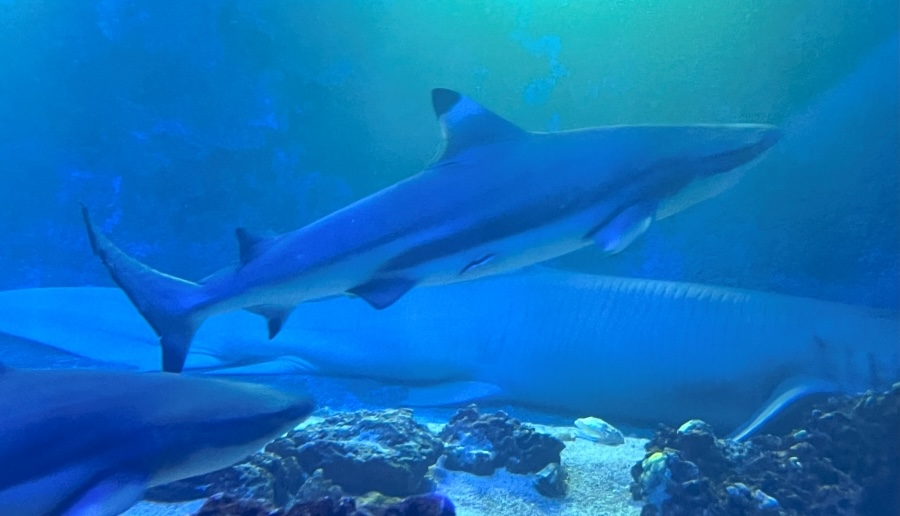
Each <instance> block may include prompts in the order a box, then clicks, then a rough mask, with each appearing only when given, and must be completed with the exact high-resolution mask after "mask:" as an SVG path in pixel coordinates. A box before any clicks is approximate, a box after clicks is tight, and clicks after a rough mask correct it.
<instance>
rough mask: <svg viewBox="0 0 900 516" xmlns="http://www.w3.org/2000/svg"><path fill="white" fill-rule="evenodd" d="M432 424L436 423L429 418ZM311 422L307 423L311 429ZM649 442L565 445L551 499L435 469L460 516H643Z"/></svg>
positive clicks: (157, 511) (180, 514) (150, 515)
mask: <svg viewBox="0 0 900 516" xmlns="http://www.w3.org/2000/svg"><path fill="white" fill-rule="evenodd" d="M416 419H417V420H419V421H421V422H423V423H426V424H428V426H429V427H430V428H431V429H432V430H433V431H438V430H440V428H441V426H442V424H443V422H446V419H443V420H441V421H440V422H438V421H434V422H432V421H428V420H427V419H425V418H422V417H419V415H418V414H417V416H416ZM428 419H430V418H428ZM308 423H309V422H307V424H308ZM534 426H535V427H536V428H537V429H538V430H539V431H541V432H546V433H551V434H555V435H557V436H559V437H561V438H565V436H567V435H574V433H575V429H574V427H565V426H548V425H534ZM646 442H647V441H646V439H636V438H626V440H625V444H623V445H620V446H604V445H599V444H595V443H593V442H590V441H585V440H582V439H577V440H574V441H570V440H567V441H565V444H566V448H565V449H564V450H563V452H562V463H563V466H564V468H565V469H566V471H567V473H568V475H569V494H568V495H567V496H566V497H565V498H560V499H551V498H546V497H544V496H542V495H540V494H539V493H538V492H537V491H536V490H535V489H534V486H533V484H534V477H533V476H532V475H515V474H512V473H508V472H506V470H503V469H501V470H498V471H497V472H496V473H495V474H494V475H492V476H489V477H479V476H476V475H472V474H469V473H464V472H458V471H449V470H445V469H443V468H441V467H440V463H438V465H437V466H435V467H434V468H433V469H432V477H433V478H434V480H435V482H436V484H437V492H438V493H440V494H443V495H445V496H447V497H449V498H450V499H451V500H452V501H453V503H454V504H455V505H456V509H457V514H459V515H460V516H503V515H510V516H513V515H515V516H530V515H536V516H537V515H544V514H558V515H576V514H577V515H591V516H603V515H638V514H640V512H641V505H640V504H638V503H635V502H633V501H632V500H631V495H630V493H629V491H628V485H629V483H630V482H631V473H630V471H631V467H632V466H633V465H634V463H635V462H637V461H639V460H641V459H642V458H643V456H644V444H646ZM202 504H203V501H202V500H197V501H194V502H190V503H183V504H159V503H150V502H141V503H140V504H138V505H136V506H135V507H133V508H131V509H130V510H129V511H127V512H126V513H125V514H126V515H127V516H185V515H188V514H191V513H193V512H195V511H196V510H197V509H199V508H200V506H201V505H202Z"/></svg>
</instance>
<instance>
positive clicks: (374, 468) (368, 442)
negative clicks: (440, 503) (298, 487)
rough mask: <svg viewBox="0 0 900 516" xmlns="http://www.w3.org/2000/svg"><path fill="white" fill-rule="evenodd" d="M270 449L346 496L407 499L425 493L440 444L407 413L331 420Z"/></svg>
mask: <svg viewBox="0 0 900 516" xmlns="http://www.w3.org/2000/svg"><path fill="white" fill-rule="evenodd" d="M283 441H290V442H292V443H293V444H292V445H287V443H286V442H281V443H278V444H277V445H275V444H273V445H270V446H271V447H272V448H267V449H274V446H278V447H286V450H291V449H293V451H286V452H283V453H291V454H292V455H294V456H296V458H297V461H298V462H299V463H300V465H301V466H302V467H303V468H304V469H305V470H306V471H313V470H316V469H322V471H323V472H324V476H325V478H328V479H330V480H331V481H333V482H334V483H336V484H338V485H340V486H341V487H342V488H343V489H345V490H346V491H348V492H350V493H355V494H362V493H366V492H368V491H379V492H381V493H384V494H386V495H390V496H406V495H410V494H417V493H422V492H424V491H427V490H428V489H429V488H430V484H429V483H428V482H426V481H425V473H427V471H428V468H429V467H430V466H431V465H433V464H434V463H436V462H437V460H438V458H439V457H440V455H441V453H442V451H443V443H441V441H440V440H439V439H438V438H437V437H435V436H434V434H432V433H431V432H430V431H429V430H428V429H427V428H426V427H425V426H424V425H421V424H419V423H416V422H415V421H414V420H413V418H412V412H410V411H408V410H387V411H367V410H362V411H358V412H352V413H347V414H338V415H334V416H330V417H328V418H326V419H325V420H323V421H322V422H321V423H317V424H314V425H310V426H308V427H306V428H304V429H302V430H297V431H295V432H292V433H291V434H289V435H288V436H287V437H286V438H284V440H283Z"/></svg>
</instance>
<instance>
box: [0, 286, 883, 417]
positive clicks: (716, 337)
mask: <svg viewBox="0 0 900 516" xmlns="http://www.w3.org/2000/svg"><path fill="white" fill-rule="evenodd" d="M92 312H97V313H99V314H101V315H103V317H102V318H95V317H92V316H91V314H92ZM256 322H257V321H256V319H255V316H253V315H252V314H249V313H247V312H232V313H229V314H224V315H222V316H221V317H216V318H214V319H211V320H210V321H209V322H208V323H207V325H205V326H204V327H203V328H202V329H201V330H200V331H199V332H198V334H197V341H196V343H195V345H194V347H193V348H192V350H191V353H190V354H189V355H188V359H187V363H186V366H187V367H186V368H187V369H188V370H193V371H202V372H204V373H206V374H225V375H238V374H250V375H256V374H284V373H288V374H296V373H303V374H309V375H317V376H323V377H327V378H367V379H376V380H379V381H380V382H382V384H381V385H382V387H384V388H379V389H377V393H376V390H372V391H371V393H372V394H373V396H375V395H376V394H377V397H379V398H380V401H381V402H385V403H390V404H394V405H408V406H433V405H459V404H466V403H469V402H472V401H484V402H486V401H494V402H504V403H510V404H512V405H517V406H528V407H538V408H542V409H545V410H546V411H548V412H552V413H560V414H569V415H575V416H578V417H583V416H591V415H593V416H598V417H603V418H604V419H607V420H610V421H613V422H625V423H632V424H638V425H648V424H649V425H655V424H657V423H659V422H665V423H667V424H671V425H679V424H681V423H683V422H684V421H686V420H688V419H691V418H700V419H703V420H705V421H707V422H709V423H711V424H713V425H714V426H716V429H717V430H718V431H723V432H724V431H729V430H736V429H738V427H741V426H742V425H747V426H748V428H750V432H752V431H755V429H757V428H759V427H760V426H762V425H764V424H765V423H766V422H767V421H768V420H769V419H771V417H772V416H773V415H777V413H778V411H779V410H780V409H781V408H783V407H785V406H787V405H789V404H791V403H793V402H795V401H797V400H800V399H803V398H804V397H808V396H811V395H813V394H817V393H856V392H862V391H865V390H867V389H880V388H886V387H887V386H889V385H890V384H891V383H892V382H894V381H897V380H900V356H898V354H900V349H898V346H897V342H898V335H900V321H898V319H897V315H896V314H893V313H883V312H881V311H876V310H870V309H867V308H863V307H855V306H848V305H842V304H837V303H830V302H826V301H820V300H815V299H809V298H801V297H793V296H785V295H780V294H775V293H769V292H759V291H748V290H739V289H731V288H722V287H715V286H709V285H699V284H691V283H677V282H667V281H655V280H645V279H636V278H624V277H611V276H598V275H589V274H578V273H571V272H564V271H558V270H552V269H546V268H540V270H529V271H527V272H520V273H512V274H506V275H498V276H494V277H490V278H484V279H482V280H479V281H475V282H463V283H455V284H450V285H443V286H439V287H429V288H423V289H415V290H414V291H412V292H410V293H409V295H408V296H405V297H404V298H403V299H401V300H400V301H398V302H397V303H396V304H395V305H394V306H393V307H392V308H391V309H390V310H385V311H381V312H375V311H373V310H371V309H369V308H368V307H367V306H365V304H363V303H358V302H355V301H354V300H352V299H349V298H345V297H339V298H334V299H329V300H326V301H321V302H316V303H305V304H303V305H301V306H299V307H298V308H297V311H296V313H295V314H294V315H293V316H292V317H291V319H290V320H289V321H288V322H287V324H285V327H284V328H283V330H282V335H281V336H279V338H278V339H276V340H274V341H268V342H266V341H265V340H264V338H263V337H262V336H260V335H258V332H256V331H255V330H254V328H255V326H256ZM0 332H4V333H6V334H9V335H15V336H18V337H19V338H25V339H31V340H33V341H37V342H43V343H46V344H52V345H54V346H57V347H59V348H60V349H65V350H67V351H71V352H74V353H78V354H85V355H87V356H90V357H92V358H97V359H101V360H110V359H113V358H115V360H116V361H122V362H123V363H128V364H129V365H130V366H132V367H140V368H146V369H150V368H154V367H155V366H156V358H157V356H156V354H155V341H154V338H153V335H152V331H151V330H150V329H149V328H148V327H147V325H146V323H145V322H144V321H143V320H142V319H141V318H140V316H139V315H138V314H137V313H135V312H134V311H133V309H131V307H130V305H129V302H128V300H127V298H126V297H125V296H124V295H123V294H122V293H121V292H120V291H118V290H117V289H113V288H98V287H89V288H64V289H33V290H22V291H8V292H2V293H0ZM129 356H130V357H131V358H130V359H129V358H128V357H129ZM757 414H758V415H759V416H760V417H756V415H757ZM754 419H755V421H754ZM748 421H753V424H752V425H748Z"/></svg>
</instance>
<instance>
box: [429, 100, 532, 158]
mask: <svg viewBox="0 0 900 516" xmlns="http://www.w3.org/2000/svg"><path fill="white" fill-rule="evenodd" d="M431 103H432V104H433V105H434V114H435V115H437V117H438V122H439V123H440V124H441V134H442V135H443V137H444V152H443V154H441V157H440V159H439V160H438V161H444V160H446V159H448V158H452V157H454V156H456V155H458V154H459V153H461V152H463V151H465V150H466V149H468V148H470V147H477V146H479V145H487V144H490V143H496V142H502V141H507V140H513V139H516V138H522V137H524V136H525V135H527V134H528V132H527V131H525V130H524V129H522V128H521V127H519V126H517V125H516V124H514V123H512V122H510V121H508V120H506V119H504V118H503V117H501V116H499V115H497V114H496V113H494V112H492V111H490V110H488V109H485V108H484V107H483V106H482V105H481V104H479V103H477V102H475V101H474V100H472V99H470V98H469V97H467V96H465V95H463V94H461V93H459V92H456V91H453V90H447V89H444V88H435V89H433V90H431Z"/></svg>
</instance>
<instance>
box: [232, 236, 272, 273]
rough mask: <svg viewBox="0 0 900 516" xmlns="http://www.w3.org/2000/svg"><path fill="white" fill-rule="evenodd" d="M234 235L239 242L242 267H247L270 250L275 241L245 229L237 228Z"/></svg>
mask: <svg viewBox="0 0 900 516" xmlns="http://www.w3.org/2000/svg"><path fill="white" fill-rule="evenodd" d="M234 235H235V236H236V237H237V241H238V249H239V252H240V260H241V265H246V264H247V262H250V261H252V260H253V259H254V258H256V257H257V256H259V255H260V254H261V253H262V252H263V251H265V250H266V249H268V247H269V245H270V244H271V243H272V242H273V240H274V239H273V238H269V237H267V236H263V235H259V234H256V233H253V232H252V231H249V230H247V229H245V228H235V230H234Z"/></svg>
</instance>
